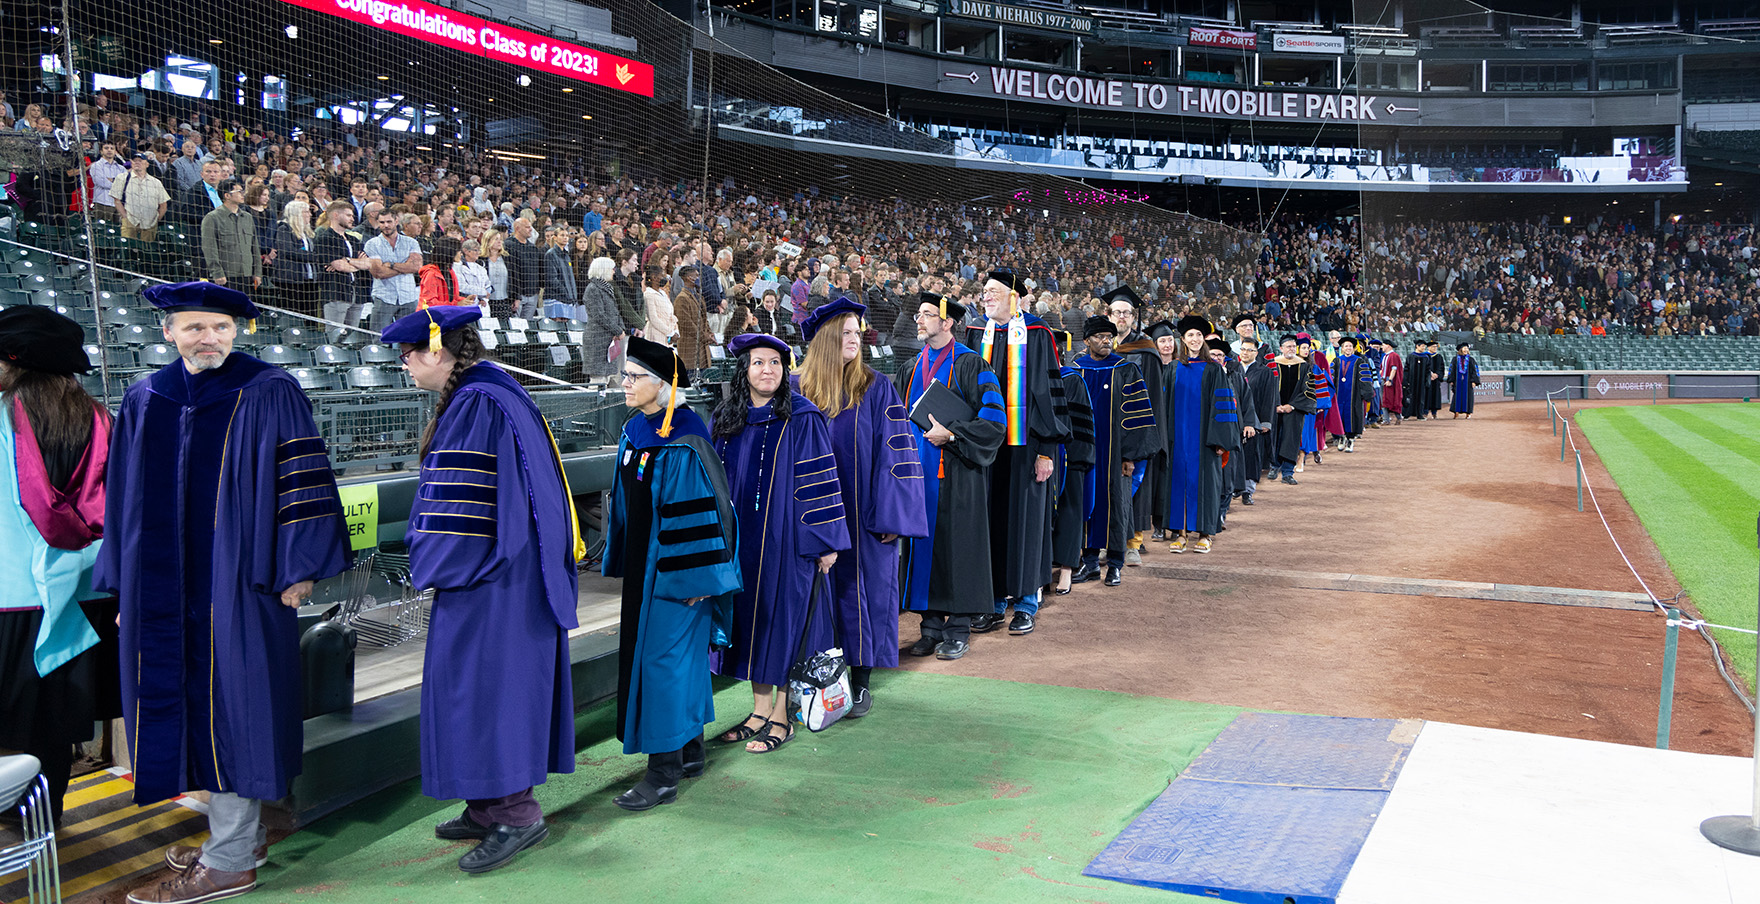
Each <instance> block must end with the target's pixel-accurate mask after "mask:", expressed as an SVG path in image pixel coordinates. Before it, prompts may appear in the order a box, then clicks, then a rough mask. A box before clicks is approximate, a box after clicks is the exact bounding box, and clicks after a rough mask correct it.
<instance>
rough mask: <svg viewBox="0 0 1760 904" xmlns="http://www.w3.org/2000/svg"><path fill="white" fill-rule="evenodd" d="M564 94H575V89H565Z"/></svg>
mask: <svg viewBox="0 0 1760 904" xmlns="http://www.w3.org/2000/svg"><path fill="white" fill-rule="evenodd" d="M562 93H563V94H573V93H574V89H573V88H564V89H562Z"/></svg>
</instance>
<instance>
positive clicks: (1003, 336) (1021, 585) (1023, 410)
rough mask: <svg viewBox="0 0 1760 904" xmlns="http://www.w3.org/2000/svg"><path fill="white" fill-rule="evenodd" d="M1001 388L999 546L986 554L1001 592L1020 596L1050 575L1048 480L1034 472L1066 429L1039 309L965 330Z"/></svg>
mask: <svg viewBox="0 0 1760 904" xmlns="http://www.w3.org/2000/svg"><path fill="white" fill-rule="evenodd" d="M966 345H967V347H969V348H973V349H976V350H977V351H978V353H979V354H980V355H983V356H984V360H986V361H988V362H989V363H990V369H991V370H992V371H994V372H995V373H996V380H997V382H998V383H999V384H1000V387H1001V390H1002V400H1003V411H1004V413H1005V414H1006V415H1007V418H1008V427H1007V430H1006V432H1005V433H1004V436H1003V445H1002V448H1001V449H999V450H998V451H997V454H996V462H995V464H993V465H992V466H991V468H990V537H991V543H992V544H993V545H994V547H995V548H996V549H998V550H1003V551H1004V554H1002V555H996V556H992V557H991V563H990V566H991V572H992V574H993V575H994V577H995V585H996V586H995V593H996V595H997V596H998V597H1005V596H1006V597H1011V598H1016V599H1018V598H1021V597H1026V596H1031V595H1033V594H1036V593H1038V592H1039V589H1040V588H1041V587H1044V586H1045V585H1046V584H1048V583H1050V582H1051V487H1050V485H1049V481H1046V482H1044V483H1041V482H1040V481H1038V480H1036V479H1035V478H1034V470H1035V468H1036V461H1037V459H1038V458H1039V457H1040V456H1044V457H1045V458H1046V459H1051V458H1053V457H1054V456H1056V454H1057V447H1058V446H1059V445H1060V444H1062V442H1063V440H1064V439H1065V437H1067V436H1068V435H1069V412H1068V410H1067V408H1066V405H1065V402H1064V397H1063V381H1062V379H1060V376H1059V367H1058V363H1057V362H1058V358H1057V350H1056V348H1055V340H1054V339H1053V337H1052V335H1051V329H1050V327H1047V326H1046V325H1045V323H1044V322H1043V321H1041V320H1040V319H1039V318H1038V317H1036V316H1034V315H1032V314H1028V313H1025V312H1023V313H1021V314H1020V315H1019V316H1018V317H1017V318H1015V319H1014V320H1012V321H1009V322H1008V323H1006V324H1004V323H997V322H995V321H993V320H989V319H988V318H986V319H985V321H984V324H983V325H982V326H978V327H969V328H967V330H966Z"/></svg>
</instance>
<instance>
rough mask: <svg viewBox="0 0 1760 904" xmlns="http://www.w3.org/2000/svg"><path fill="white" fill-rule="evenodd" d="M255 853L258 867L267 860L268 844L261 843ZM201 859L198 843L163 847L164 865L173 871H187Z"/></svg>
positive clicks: (200, 849)
mask: <svg viewBox="0 0 1760 904" xmlns="http://www.w3.org/2000/svg"><path fill="white" fill-rule="evenodd" d="M254 853H255V854H256V855H257V867H258V868H259V869H260V868H262V867H263V865H265V864H267V863H268V862H269V846H268V845H266V844H265V845H263V846H261V847H259V848H257V849H256V851H255V852H254ZM201 859H202V848H201V846H200V845H188V844H174V845H172V846H170V847H168V848H166V849H165V865H166V866H168V867H171V871H172V872H174V873H187V872H189V868H190V867H192V866H195V865H196V863H197V862H198V861H200V860H201Z"/></svg>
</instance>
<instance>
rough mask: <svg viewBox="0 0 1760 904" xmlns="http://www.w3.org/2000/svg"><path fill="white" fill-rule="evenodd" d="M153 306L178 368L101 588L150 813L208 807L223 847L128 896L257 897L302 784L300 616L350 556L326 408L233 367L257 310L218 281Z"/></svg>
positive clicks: (114, 462) (141, 447)
mask: <svg viewBox="0 0 1760 904" xmlns="http://www.w3.org/2000/svg"><path fill="white" fill-rule="evenodd" d="M142 296H143V297H144V298H145V299H146V300H147V301H148V302H149V303H151V304H152V305H154V306H155V307H158V308H160V309H161V310H164V311H166V312H167V313H166V317H165V324H164V333H165V340H166V341H167V342H168V343H174V344H175V345H176V346H177V351H178V355H179V360H177V361H174V362H172V363H170V364H168V365H166V366H165V367H164V368H163V369H162V370H160V371H159V372H157V373H155V374H153V375H152V376H151V377H149V378H147V379H146V380H143V381H141V382H139V383H136V384H134V385H133V386H131V387H130V388H129V390H128V393H127V394H126V395H125V396H124V397H123V400H122V407H121V410H120V412H119V413H118V414H117V417H116V430H115V434H114V437H113V439H112V440H111V446H110V462H109V468H108V470H107V472H106V475H105V484H106V487H107V490H108V497H107V499H106V503H105V515H104V519H105V532H106V539H107V541H108V542H106V543H104V545H103V547H102V548H101V549H100V550H99V555H98V561H97V564H96V566H95V570H94V574H93V579H92V584H93V586H94V587H95V588H97V589H99V590H101V591H105V592H109V593H114V594H116V596H117V597H118V599H119V602H120V605H121V620H120V625H121V651H122V655H121V666H122V675H123V686H122V703H123V712H124V716H125V718H126V720H127V728H128V737H129V751H130V753H131V754H132V755H133V760H134V781H135V802H136V803H139V804H150V803H153V802H155V801H160V800H165V799H167V798H171V797H175V796H177V795H179V794H182V793H184V792H186V791H193V790H197V789H200V790H205V791H208V792H209V801H208V807H209V809H208V826H209V832H210V835H209V838H208V840H207V841H206V842H205V843H203V844H202V846H201V847H199V848H197V847H192V846H185V845H175V846H173V847H171V848H170V849H169V850H167V851H166V853H165V859H166V862H167V864H168V865H169V866H170V867H171V869H172V870H173V872H174V875H173V878H171V879H170V880H168V881H164V882H159V883H155V884H153V885H150V886H147V887H144V888H140V889H137V890H136V891H134V892H132V893H131V894H130V895H129V900H130V901H135V902H154V904H172V902H194V901H207V900H213V899H215V898H219V897H227V896H230V895H234V894H242V893H244V892H247V891H250V890H251V889H252V888H255V887H256V882H257V867H258V866H261V865H262V864H263V863H264V862H266V859H267V857H268V834H267V832H266V831H265V830H264V828H263V825H262V818H261V816H262V801H264V800H276V799H279V798H282V797H285V796H287V792H288V786H289V784H290V783H291V782H292V781H293V777H294V776H295V775H298V774H299V771H300V757H301V750H302V748H303V740H304V737H303V733H302V732H303V723H302V722H301V718H300V717H301V708H300V664H299V623H298V618H297V615H296V610H297V609H298V608H299V605H300V603H302V602H303V601H304V600H305V599H306V598H307V597H309V596H310V595H311V592H312V584H313V582H314V581H317V580H320V579H323V578H327V577H330V576H331V575H334V574H339V573H341V572H342V571H343V570H345V569H346V568H347V567H348V563H349V547H348V535H347V528H346V527H345V525H344V523H343V520H342V505H341V502H340V501H339V500H338V498H337V494H336V481H335V478H334V477H333V475H332V474H331V471H330V459H329V456H328V455H327V454H326V453H325V450H324V441H323V440H322V439H320V438H319V436H318V428H317V425H316V424H315V423H314V422H313V420H312V408H311V402H309V401H308V400H307V399H306V397H305V394H304V393H303V392H301V391H300V388H299V384H298V383H296V382H295V381H294V379H293V377H292V376H291V375H289V374H288V373H287V372H286V371H284V370H281V369H280V368H278V367H273V366H271V365H268V364H265V363H263V362H262V361H259V360H257V359H256V358H253V357H251V356H249V355H245V354H234V353H233V352H232V342H233V339H234V337H235V335H236V331H237V318H240V317H244V318H252V317H255V316H256V313H257V311H256V306H255V305H253V304H252V303H251V300H250V299H249V298H248V297H246V296H245V295H244V293H242V292H238V291H236V290H233V289H228V288H225V287H223V286H218V285H215V284H213V283H205V282H204V283H181V284H177V285H166V286H152V287H149V288H148V289H147V290H146V291H144V292H143V293H142Z"/></svg>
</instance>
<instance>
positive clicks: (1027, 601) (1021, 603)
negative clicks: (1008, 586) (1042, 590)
mask: <svg viewBox="0 0 1760 904" xmlns="http://www.w3.org/2000/svg"><path fill="white" fill-rule="evenodd" d="M1006 611H1008V597H1006V596H1005V597H1003V598H1001V599H999V600H997V601H996V614H997V615H1001V614H1002V613H1004V612H1006ZM1014 611H1016V612H1025V613H1026V614H1028V615H1038V614H1039V594H1037V593H1031V594H1028V595H1026V596H1023V597H1021V598H1020V599H1018V600H1015V601H1014Z"/></svg>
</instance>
